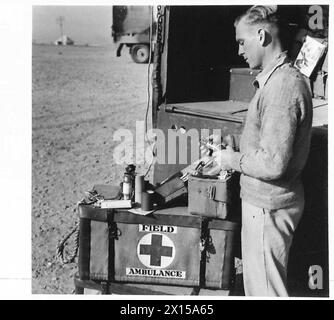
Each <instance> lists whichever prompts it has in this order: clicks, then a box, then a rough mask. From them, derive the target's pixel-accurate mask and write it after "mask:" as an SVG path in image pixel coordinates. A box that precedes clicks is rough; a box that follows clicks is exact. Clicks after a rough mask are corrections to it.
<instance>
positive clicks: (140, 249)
mask: <svg viewBox="0 0 334 320" xmlns="http://www.w3.org/2000/svg"><path fill="white" fill-rule="evenodd" d="M137 254H138V258H139V260H140V261H141V262H142V263H143V264H144V265H145V266H146V267H149V268H165V267H167V266H168V265H169V264H170V263H171V262H172V261H173V259H174V256H175V247H174V243H173V242H172V240H171V239H170V238H169V237H167V236H166V235H164V234H160V233H149V234H146V235H145V236H144V237H142V238H141V239H140V241H139V243H138V246H137Z"/></svg>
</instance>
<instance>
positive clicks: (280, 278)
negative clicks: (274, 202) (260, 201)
mask: <svg viewBox="0 0 334 320" xmlns="http://www.w3.org/2000/svg"><path fill="white" fill-rule="evenodd" d="M303 210H304V198H303V197H301V199H300V201H298V203H297V204H295V205H293V206H290V207H287V208H284V209H279V210H267V209H263V208H258V207H255V206H253V205H251V204H249V203H247V202H244V201H243V202H242V229H241V246H242V265H243V278H244V289H245V294H246V296H258V297H261V296H262V297H268V296H271V297H287V296H288V290H287V265H288V257H289V249H290V246H291V243H292V238H293V233H294V231H295V229H296V227H297V225H298V223H299V220H300V218H301V216H302V213H303Z"/></svg>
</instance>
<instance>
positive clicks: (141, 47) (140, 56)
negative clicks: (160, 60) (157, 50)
mask: <svg viewBox="0 0 334 320" xmlns="http://www.w3.org/2000/svg"><path fill="white" fill-rule="evenodd" d="M149 51H150V49H149V47H148V46H147V45H146V44H138V45H134V46H133V47H132V48H131V57H132V60H133V61H134V62H136V63H147V62H148V59H149V57H150V54H149Z"/></svg>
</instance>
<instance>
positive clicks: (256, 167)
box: [213, 6, 312, 296]
mask: <svg viewBox="0 0 334 320" xmlns="http://www.w3.org/2000/svg"><path fill="white" fill-rule="evenodd" d="M235 30H236V41H237V42H238V44H239V55H240V56H242V57H243V58H244V59H245V60H246V62H247V63H248V64H249V67H250V68H260V69H261V70H262V71H261V73H260V74H259V75H258V76H257V78H256V80H255V81H254V86H255V87H256V88H257V91H256V94H255V96H254V98H253V99H252V101H251V102H250V105H249V109H248V113H247V118H246V121H245V126H244V130H243V133H242V135H241V139H240V149H239V150H240V151H239V152H235V151H233V149H232V148H230V147H227V148H226V149H225V150H221V151H217V152H215V153H214V154H213V156H214V157H215V161H216V163H217V164H218V166H219V167H220V168H225V169H234V170H236V171H239V172H240V173H241V177H240V184H241V198H242V232H241V239H242V260H243V277H244V288H245V293H246V295H250V296H288V292H287V287H286V278H287V263H288V255H289V249H290V246H291V242H292V237H293V232H294V230H295V229H296V227H297V225H298V222H299V220H300V218H301V216H302V212H303V208H304V192H303V186H302V182H301V172H302V170H303V167H304V165H305V163H306V160H307V157H308V152H309V146H310V138H311V128H312V96H311V91H310V88H309V83H308V80H307V79H305V78H304V76H303V75H302V74H301V73H299V71H298V70H296V69H295V68H294V67H293V66H292V64H290V63H289V62H288V61H287V55H286V52H284V51H283V46H282V43H281V41H280V36H281V35H280V21H279V18H278V16H277V14H276V8H273V7H272V6H267V7H266V6H254V7H252V8H250V9H249V10H248V11H247V12H246V13H245V14H243V15H242V16H240V17H239V18H238V19H237V20H236V22H235Z"/></svg>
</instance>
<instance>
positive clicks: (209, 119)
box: [152, 5, 329, 296]
mask: <svg viewBox="0 0 334 320" xmlns="http://www.w3.org/2000/svg"><path fill="white" fill-rule="evenodd" d="M278 7H279V10H281V11H282V12H283V13H284V14H285V16H286V17H287V19H288V22H289V24H288V28H289V29H288V30H287V33H286V35H287V37H286V39H285V40H286V41H285V43H286V49H287V50H288V52H289V54H290V56H291V58H292V59H294V58H295V57H296V54H297V53H298V51H299V49H300V48H301V45H302V41H303V39H302V38H301V37H300V35H301V34H303V35H305V34H309V35H311V36H313V37H318V38H321V39H326V37H327V32H328V7H327V6H309V5H308V6H304V5H300V6H278ZM319 7H320V8H319ZM248 8H249V6H165V7H164V6H159V7H158V12H157V24H158V25H157V40H156V46H155V50H154V70H153V103H152V104H153V110H152V119H153V127H154V128H158V129H160V130H162V131H163V132H164V133H165V134H164V136H165V138H167V140H168V131H170V130H172V131H174V132H175V133H177V134H179V138H178V140H177V141H176V162H175V163H174V164H172V163H159V162H156V163H155V164H154V173H153V183H159V182H161V181H162V180H164V179H166V178H167V177H169V176H171V175H172V174H173V173H175V172H177V171H179V170H181V169H182V168H184V167H186V166H187V165H189V164H190V162H191V149H192V146H193V145H192V143H193V141H191V138H190V136H189V137H188V139H187V134H188V133H189V132H190V131H191V130H192V129H196V130H197V131H198V132H201V130H202V129H207V130H209V131H210V132H212V130H213V129H221V131H222V135H227V134H239V133H240V132H241V130H242V126H243V120H244V118H245V115H246V113H247V107H248V102H249V101H250V100H251V98H252V96H253V94H254V89H253V87H252V80H253V79H254V77H255V75H256V74H257V72H258V71H256V70H250V69H248V66H247V65H246V64H245V62H244V61H243V59H241V58H240V57H239V56H238V47H237V43H236V42H235V31H234V25H233V22H234V20H235V18H236V17H237V16H239V15H240V14H241V13H243V12H244V11H245V10H247V9H248ZM317 10H318V13H319V11H321V14H322V16H321V17H320V18H321V19H322V20H321V23H322V25H320V27H319V26H318V27H316V28H314V26H313V25H310V21H311V20H312V18H313V20H312V21H314V16H313V15H314V14H315V13H316V11H317ZM327 71H328V70H327V66H326V63H323V61H321V62H320V63H319V64H318V65H317V69H316V71H315V72H314V73H313V74H312V76H311V77H310V82H311V85H312V88H313V93H314V99H313V105H314V119H313V135H312V145H311V151H310V155H309V159H308V162H307V165H306V168H305V170H304V173H303V181H304V186H305V197H306V205H305V212H304V216H303V218H302V220H301V222H300V225H299V226H298V228H297V230H296V234H295V239H294V243H293V246H292V248H291V255H290V260H289V261H290V263H289V272H288V274H289V286H290V290H291V292H292V294H293V295H298V296H328V292H329V276H328V205H327V203H328V191H327V190H328V189H327V181H328V172H327V164H328V162H327V159H328V155H327V139H328V118H327V107H328V105H327V103H328V102H327V93H326V92H325V87H326V86H325V82H324V81H325V77H324V75H326V76H327ZM319 76H320V78H321V80H320V87H321V90H320V91H321V92H320V93H319V90H318V89H317V81H319ZM206 134H207V133H206ZM182 136H185V137H186V140H187V142H186V143H187V152H188V154H187V155H188V156H187V162H186V163H184V162H182V161H180V159H179V158H180V151H181V150H179V149H180V147H181V149H182V148H183V147H182V146H181V142H180V141H181V138H182ZM197 142H198V141H197ZM168 144H169V143H168V141H166V142H165V159H167V158H168V152H169V151H170V150H168ZM317 268H318V269H317ZM314 270H320V271H321V276H322V280H321V281H322V283H321V286H318V287H314V286H312V285H311V284H310V282H309V280H310V275H311V274H312V273H313V272H314Z"/></svg>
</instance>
